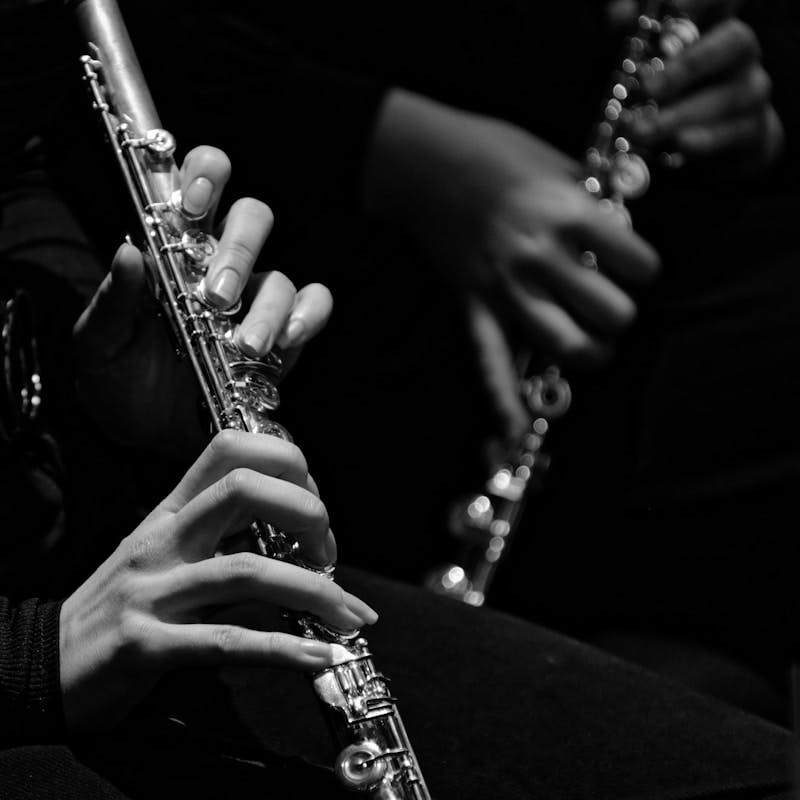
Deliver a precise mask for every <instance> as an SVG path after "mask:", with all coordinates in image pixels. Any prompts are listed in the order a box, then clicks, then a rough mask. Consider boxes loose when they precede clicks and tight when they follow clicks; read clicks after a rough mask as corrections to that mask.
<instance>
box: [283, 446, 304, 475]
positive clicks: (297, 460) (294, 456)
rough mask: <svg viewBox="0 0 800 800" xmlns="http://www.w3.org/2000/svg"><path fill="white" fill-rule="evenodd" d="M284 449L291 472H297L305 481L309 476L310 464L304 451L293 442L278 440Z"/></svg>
mask: <svg viewBox="0 0 800 800" xmlns="http://www.w3.org/2000/svg"><path fill="white" fill-rule="evenodd" d="M278 441H281V442H282V445H283V447H284V450H285V453H284V459H285V461H286V466H287V467H288V468H289V470H291V471H293V472H296V473H297V474H298V475H300V476H301V477H302V478H303V479H304V478H306V477H307V476H308V462H307V461H306V457H305V455H304V454H303V451H302V450H301V449H300V448H299V447H298V446H297V445H296V444H294V443H293V442H287V441H284V440H278Z"/></svg>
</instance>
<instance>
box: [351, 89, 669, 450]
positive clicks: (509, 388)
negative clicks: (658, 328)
mask: <svg viewBox="0 0 800 800" xmlns="http://www.w3.org/2000/svg"><path fill="white" fill-rule="evenodd" d="M580 175H581V168H580V165H579V164H577V163H576V162H575V161H573V160H572V159H570V158H568V157H567V156H566V155H564V154H562V153H561V152H559V151H558V150H556V149H555V148H553V147H552V146H550V145H548V144H547V143H545V142H544V141H542V140H541V139H538V138H537V137H535V136H533V135H532V134H530V133H528V132H526V131H524V130H522V129H521V128H518V127H516V126H514V125H511V124H509V123H507V122H504V121H502V120H499V119H493V118H490V117H485V116H479V115H477V114H472V113H468V112H465V111H461V110H459V109H456V108H452V107H449V106H446V105H443V104H441V103H438V102H434V101H432V100H429V99H427V98H425V97H422V96H419V95H415V94H412V93H409V92H406V91H404V90H399V89H395V90H393V91H392V92H390V93H389V95H388V97H387V98H386V100H385V102H384V105H383V107H382V110H381V114H380V117H379V120H378V124H377V126H376V130H375V136H374V139H373V143H372V148H371V152H370V154H369V158H368V159H367V162H366V170H365V178H364V198H365V206H366V210H367V212H368V213H369V214H370V216H372V217H373V218H374V219H377V220H379V221H381V222H382V223H384V224H388V225H392V226H394V227H396V228H399V229H400V230H401V231H402V232H403V233H404V234H405V235H406V236H408V237H409V238H410V240H411V241H412V242H414V244H415V245H416V246H417V248H418V250H419V251H420V254H421V256H422V257H423V259H424V260H425V261H426V262H427V263H429V264H430V265H431V266H432V267H434V268H437V269H438V270H439V271H440V273H441V274H442V275H443V277H444V279H445V280H446V281H447V282H448V283H449V284H450V285H451V286H452V287H453V288H454V290H455V291H456V292H458V293H459V294H460V295H461V296H462V298H463V300H464V303H465V305H466V309H467V313H468V316H469V319H470V322H471V327H472V333H473V338H474V339H475V343H476V347H477V351H478V357H479V360H480V362H481V364H482V366H483V373H484V378H485V381H486V384H487V388H488V389H489V391H490V394H491V395H492V397H493V398H494V400H495V404H496V406H497V410H498V411H499V412H500V416H501V417H502V418H503V419H504V420H505V422H506V428H507V431H506V432H507V433H508V434H509V435H515V434H516V433H518V432H519V431H520V430H521V429H523V428H524V427H525V426H526V424H527V413H526V411H525V410H524V408H523V407H522V405H521V403H520V400H519V391H518V376H517V372H516V369H515V368H514V365H513V363H512V353H513V352H514V351H516V350H517V349H518V348H520V347H522V348H523V349H532V350H533V351H535V352H536V353H537V355H538V356H541V358H542V359H553V360H555V361H557V362H559V363H564V364H569V365H575V364H576V363H577V364H582V365H586V364H597V363H600V362H603V361H604V360H606V359H607V358H608V357H609V356H610V354H611V353H612V351H613V348H614V344H615V341H616V339H617V338H618V336H619V334H620V333H622V332H623V331H624V330H625V329H626V328H627V327H628V326H629V325H630V324H631V323H632V322H633V320H634V318H635V316H636V301H635V299H634V297H635V290H636V289H637V287H640V286H642V285H643V284H646V283H648V282H649V281H651V280H652V279H653V278H654V277H655V275H656V273H657V271H658V268H659V259H658V255H657V254H656V252H655V251H654V250H653V248H652V247H650V245H649V244H648V243H647V242H645V241H644V240H643V239H642V238H641V237H640V236H638V235H637V234H636V233H635V232H634V231H632V230H630V228H629V227H627V225H626V224H625V223H624V222H623V221H622V220H620V219H619V218H617V217H616V216H615V214H613V213H612V212H608V211H606V210H605V209H604V208H603V207H602V206H601V205H600V204H598V203H597V201H596V200H594V199H593V198H592V197H590V196H589V194H588V193H587V192H586V191H584V190H583V189H582V188H580V187H579V185H578V181H579V178H580ZM586 250H592V251H594V252H595V253H596V254H597V256H598V258H599V260H600V263H601V264H602V272H596V271H593V270H591V269H587V268H586V267H585V266H584V265H583V264H582V262H581V254H582V253H583V252H584V251H586ZM545 363H546V362H545Z"/></svg>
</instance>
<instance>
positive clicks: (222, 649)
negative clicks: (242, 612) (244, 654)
mask: <svg viewBox="0 0 800 800" xmlns="http://www.w3.org/2000/svg"><path fill="white" fill-rule="evenodd" d="M211 641H212V644H213V647H214V649H215V650H216V651H217V652H218V653H219V654H220V655H222V656H225V655H228V654H230V653H234V652H236V651H237V650H239V649H240V647H241V642H242V631H241V630H240V629H239V628H236V627H234V626H233V625H218V626H217V627H216V628H214V630H213V631H212V633H211Z"/></svg>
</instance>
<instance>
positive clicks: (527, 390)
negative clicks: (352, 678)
mask: <svg viewBox="0 0 800 800" xmlns="http://www.w3.org/2000/svg"><path fill="white" fill-rule="evenodd" d="M639 7H640V14H639V17H638V20H637V23H636V30H635V31H634V32H633V33H632V34H631V35H630V36H629V37H628V38H627V40H626V42H625V46H624V53H623V56H622V58H621V60H620V63H619V66H618V67H617V68H616V69H615V70H614V72H613V74H612V77H611V82H610V87H609V92H608V94H607V96H606V100H605V103H604V106H603V110H602V115H601V119H600V121H599V122H598V124H597V126H596V129H595V131H594V137H593V141H592V144H591V146H590V147H589V148H588V149H587V151H586V155H585V159H584V172H583V175H584V177H583V179H582V181H581V185H582V186H583V188H584V189H585V190H586V191H587V192H588V193H589V194H591V195H592V196H593V197H595V198H596V199H597V201H598V202H599V203H600V204H602V205H603V206H605V207H606V208H607V209H608V211H609V212H610V213H614V214H617V215H621V216H622V217H623V218H624V220H625V221H626V223H627V224H628V225H630V224H631V217H630V213H629V212H628V210H627V208H626V207H625V203H626V201H629V200H634V199H636V198H638V197H641V196H642V195H643V194H645V193H646V192H647V190H648V188H649V186H650V171H649V168H648V166H647V162H646V158H647V157H649V156H650V155H651V154H649V153H645V152H636V150H635V148H634V146H633V145H632V143H631V142H630V140H629V139H628V138H627V136H626V135H625V131H626V129H627V128H628V127H629V126H630V124H631V123H632V122H633V121H634V120H635V119H636V118H637V117H646V116H647V115H652V114H653V113H655V111H656V110H657V109H656V105H655V103H654V102H653V101H652V100H651V99H649V98H648V97H647V96H646V94H645V92H644V89H643V86H642V77H643V75H644V74H646V73H647V72H658V71H661V70H663V69H664V64H665V61H667V60H668V59H670V58H674V57H675V56H676V55H678V53H680V52H681V51H682V50H683V49H684V48H686V47H687V46H688V45H690V44H692V43H693V42H694V41H696V40H697V39H698V38H699V36H700V33H699V31H698V29H697V27H696V26H695V24H694V23H693V22H692V21H691V20H690V19H689V18H688V17H686V16H685V15H684V14H682V13H680V11H679V10H678V9H677V8H676V6H675V3H674V2H673V0H642V2H640V4H639ZM660 158H661V160H662V161H663V162H664V165H665V166H678V165H679V163H680V155H678V154H666V153H663V154H661V156H660ZM582 263H583V265H584V266H585V267H586V268H587V269H598V268H599V265H598V263H597V258H596V256H595V254H594V253H592V252H588V251H587V252H585V253H583V255H582ZM520 394H521V397H522V400H523V401H524V404H525V405H526V406H527V408H528V409H529V411H530V413H531V423H530V426H529V428H528V430H527V431H526V432H525V434H524V435H523V436H522V438H521V439H519V440H518V441H517V442H515V443H514V445H513V446H512V447H511V448H510V449H509V450H508V451H507V452H506V455H505V460H504V461H503V462H502V463H501V464H499V465H498V466H497V467H496V469H495V472H494V473H493V474H492V476H491V477H490V478H489V480H488V481H487V482H486V485H485V487H484V491H483V492H482V493H480V494H477V495H473V496H471V497H469V498H468V499H467V500H466V501H463V502H462V503H460V504H457V505H456V506H455V507H454V509H453V512H452V515H451V520H450V529H451V533H452V534H453V536H454V538H455V539H456V540H457V541H458V542H459V544H460V555H459V560H458V561H456V562H455V563H452V564H448V565H446V566H444V567H440V568H439V569H437V570H435V571H433V572H432V573H431V574H430V575H429V576H428V577H427V579H426V585H427V586H428V587H429V588H430V589H432V590H433V591H435V592H437V593H438V594H443V595H447V596H448V597H453V598H455V599H457V600H461V601H463V602H464V603H467V604H468V605H472V606H482V605H483V604H484V603H485V601H486V595H487V592H488V591H489V587H490V586H491V583H492V580H493V579H494V576H495V573H496V571H497V569H498V567H499V565H500V563H501V561H502V559H503V558H504V557H505V556H506V554H507V552H508V548H509V545H510V544H511V539H512V537H513V535H514V533H515V531H516V528H517V527H518V523H519V520H520V517H521V516H522V512H523V510H524V508H525V503H526V501H527V500H528V499H529V498H530V496H531V495H532V494H533V493H534V492H537V491H539V489H540V488H541V485H542V480H543V478H544V475H545V473H546V472H547V470H548V468H549V465H550V458H549V456H548V454H547V453H546V452H545V449H544V447H545V442H546V436H547V433H548V431H549V429H550V425H551V423H552V422H553V421H554V420H557V419H558V418H560V417H561V416H563V415H564V414H565V413H566V412H567V410H568V409H569V406H570V403H571V400H572V394H571V390H570V386H569V383H567V381H566V380H565V378H564V377H563V376H562V374H561V371H560V369H559V368H558V367H557V366H551V367H548V368H547V369H546V370H544V372H542V373H541V374H540V375H534V376H533V377H523V378H522V380H521V381H520Z"/></svg>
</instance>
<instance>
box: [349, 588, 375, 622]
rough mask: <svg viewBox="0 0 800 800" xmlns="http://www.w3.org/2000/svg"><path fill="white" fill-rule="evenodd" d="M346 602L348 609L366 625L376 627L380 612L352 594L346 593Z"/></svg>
mask: <svg viewBox="0 0 800 800" xmlns="http://www.w3.org/2000/svg"><path fill="white" fill-rule="evenodd" d="M344 602H345V605H346V606H347V608H348V609H349V610H350V611H351V612H352V613H353V614H355V615H356V616H357V617H358V618H359V619H360V620H361V621H362V622H363V623H364V624H365V625H374V624H375V623H376V622H377V621H378V612H377V611H375V609H374V608H371V607H370V606H368V605H367V604H366V603H365V602H364V601H363V600H360V599H359V598H358V597H356V596H355V595H354V594H350V592H345V593H344Z"/></svg>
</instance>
